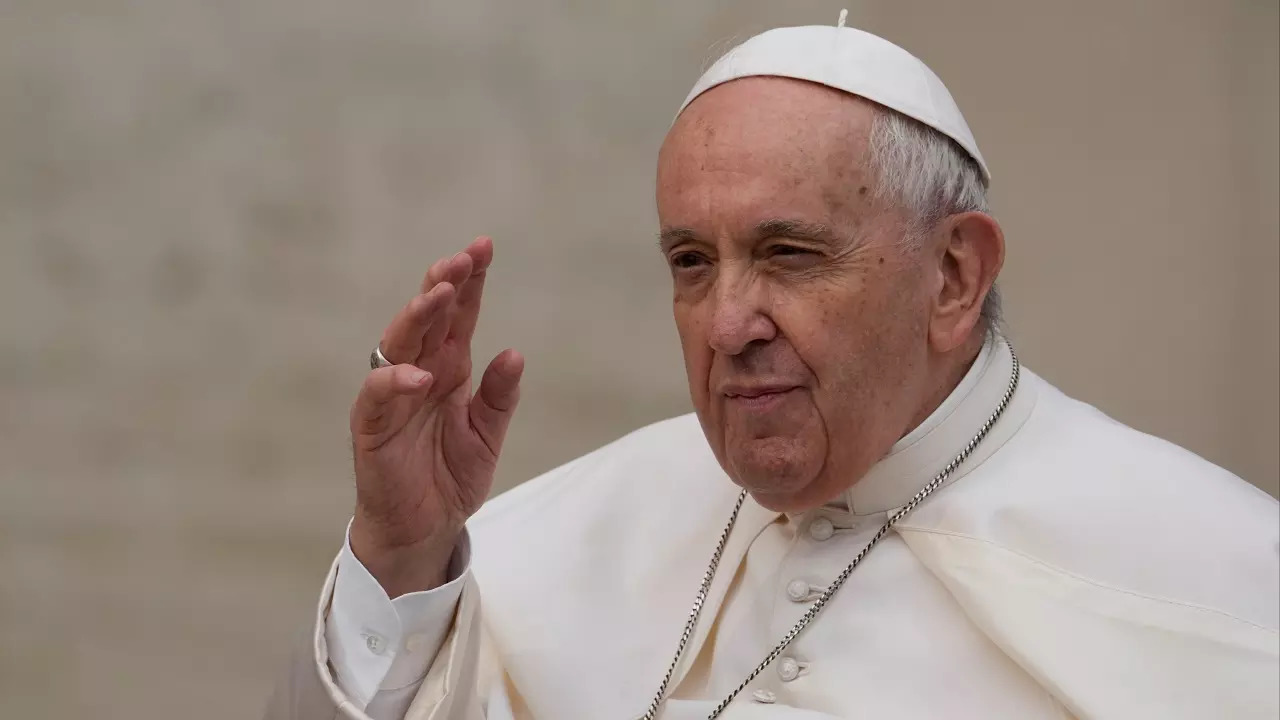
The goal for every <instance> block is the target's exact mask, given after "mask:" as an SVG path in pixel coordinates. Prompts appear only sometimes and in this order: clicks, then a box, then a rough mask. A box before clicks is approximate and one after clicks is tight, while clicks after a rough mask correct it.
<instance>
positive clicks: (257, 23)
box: [0, 0, 1280, 720]
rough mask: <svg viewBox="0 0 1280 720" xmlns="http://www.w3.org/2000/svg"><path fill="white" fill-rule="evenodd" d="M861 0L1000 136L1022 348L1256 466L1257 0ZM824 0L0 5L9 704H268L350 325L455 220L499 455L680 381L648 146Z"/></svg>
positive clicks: (1273, 115)
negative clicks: (507, 414)
mask: <svg viewBox="0 0 1280 720" xmlns="http://www.w3.org/2000/svg"><path fill="white" fill-rule="evenodd" d="M855 5H856V8H855V9H854V12H853V16H852V17H851V24H857V25H860V26H862V27H865V28H867V29H870V30H873V31H877V32H880V33H882V34H885V35H887V36H888V37H890V38H891V39H894V40H896V41H898V42H900V43H901V44H903V45H905V46H906V47H908V48H910V49H912V50H913V51H915V52H916V53H917V54H918V55H920V56H922V57H923V58H924V59H925V60H926V61H927V62H928V63H930V64H931V65H932V66H933V67H934V68H935V69H936V70H937V71H938V72H939V74H941V75H942V76H943V78H944V79H945V80H946V81H947V82H948V83H949V84H950V86H951V88H952V90H953V92H954V94H955V95H956V97H957V99H958V101H959V103H960V105H961V107H962V108H963V109H964V111H965V112H966V114H967V116H968V118H969V121H970V124H971V126H972V127H973V130H974V132H975V134H976V135H977V137H978V139H979V142H980V143H981V144H982V147H983V150H984V152H985V153H986V155H987V157H988V159H989V160H990V163H991V165H992V167H993V168H994V172H995V192H994V202H995V206H996V209H997V212H998V214H999V216H1000V218H1001V220H1002V221H1003V223H1004V225H1005V228H1006V231H1007V233H1008V240H1009V263H1008V266H1007V268H1006V273H1005V276H1004V278H1003V281H1004V285H1005V291H1006V297H1007V308H1008V315H1009V321H1010V322H1009V324H1010V329H1011V333H1012V336H1013V338H1014V341H1015V343H1016V345H1017V347H1018V348H1019V351H1020V353H1021V354H1022V355H1023V356H1024V357H1025V358H1026V359H1027V360H1028V362H1029V364H1030V365H1031V366H1033V367H1034V368H1036V369H1037V370H1038V371H1039V372H1041V373H1042V374H1044V375H1046V376H1048V377H1049V378H1050V379H1051V380H1053V381H1054V382H1056V383H1058V384H1059V385H1061V386H1062V387H1063V388H1065V389H1066V390H1067V391H1069V392H1071V393H1073V394H1076V395H1078V396H1080V397H1082V398H1085V399H1087V400H1089V401H1090V402H1093V403H1095V404H1097V405H1099V406H1101V407H1102V408H1104V409H1106V410H1107V411H1108V412H1110V413H1112V414H1113V415H1115V416H1117V417H1119V418H1120V419H1122V420H1124V421H1126V422H1129V423H1131V424H1134V425H1136V426H1138V427H1140V428H1143V429H1146V430H1149V431H1151V432H1154V433H1157V434H1160V435H1164V436H1167V437H1169V438H1171V439H1173V440H1175V441H1177V442H1179V443H1181V444H1184V445H1186V446H1188V447H1190V448H1192V449H1193V450H1195V451H1196V452H1199V453H1201V454H1203V455H1205V456H1207V457H1209V458H1211V459H1212V460H1214V461H1215V462H1218V463H1220V464H1223V465H1225V466H1226V467H1228V468H1230V469H1232V470H1234V471H1235V472H1237V473H1239V474H1241V475H1243V476H1245V477H1246V478H1248V479H1250V480H1252V481H1253V482H1255V483H1257V484H1258V485H1259V486H1261V487H1263V488H1265V489H1267V490H1268V491H1270V492H1272V493H1276V492H1277V477H1278V476H1280V462H1278V460H1277V450H1276V447H1277V442H1276V441H1277V436H1278V435H1280V424H1278V421H1277V408H1278V406H1280V400H1278V397H1277V396H1278V394H1280V391H1278V389H1277V376H1278V374H1280V369H1278V364H1280V361H1278V359H1277V358H1278V341H1277V324H1278V320H1277V305H1280V301H1278V299H1277V288H1278V287H1280V281H1278V279H1277V272H1278V271H1277V267H1278V266H1280V258H1278V257H1277V252H1278V247H1280V228H1278V227H1277V213H1276V203H1277V196H1278V195H1280V188H1278V186H1277V164H1278V162H1280V160H1278V156H1280V150H1278V148H1277V130H1276V128H1277V125H1278V124H1280V119H1278V113H1277V86H1278V85H1280V80H1278V78H1277V63H1278V61H1277V26H1278V25H1280V18H1278V17H1277V8H1276V5H1275V3H1274V2H1271V1H1262V0H1259V1H1256V2H1255V1H1245V0H1238V1H1237V2H1214V1H1211V0H1200V1H1193V0H1181V1H1178V2H1163V3H1162V2H1150V1H1146V2H1144V1H1142V0H1117V1H1113V2H1102V1H1101V0H1089V1H1087V2H1077V3H1048V2H1017V1H1015V0H976V1H973V2H967V3H952V2H931V3H927V4H926V3H895V2H891V1H890V0H875V1H873V2H863V3H856V4H855ZM839 7H840V4H839V3H838V2H817V1H814V0H805V1H796V0H793V1H791V2H788V3H778V2H770V1H766V0H742V1H739V2H727V1H725V0H717V1H716V2H711V1H710V0H708V1H707V2H696V1H693V2H691V1H690V0H662V1H661V2H648V3H607V2H574V1H570V0H562V1H561V2H551V1H550V0H542V1H541V2H526V3H508V2H499V1H498V0H469V1H468V2H453V3H445V2H426V1H419V2H411V1H410V0H382V1H381V2H369V3H354V4H353V3H338V2H301V1H300V0H269V1H265V2H264V1H263V0H235V1H232V0H226V1H224V2H219V3H210V2H197V1H196V0H133V1H132V2H123V1H118V2H113V3H104V2H91V1H89V0H69V1H68V2H60V3H52V2H47V1H42V0H19V1H18V2H11V3H9V4H7V5H6V6H5V8H4V10H3V11H0V158H2V162H0V238H3V261H2V262H0V320H2V321H3V328H4V336H5V338H6V342H5V343H3V345H2V346H0V394H2V396H3V398H4V403H3V412H0V457H2V458H3V459H4V460H3V463H4V464H3V466H2V467H3V476H0V477H2V480H3V482H0V577H3V578H4V579H3V581H2V582H0V716H2V717H24V715H22V713H23V712H27V713H33V714H32V715H29V716H31V717H71V716H77V715H76V713H79V715H78V716H80V717H95V718H114V717H124V716H125V714H126V713H127V712H128V713H131V714H130V715H129V717H140V718H169V717H184V718H192V719H193V720H202V719H203V718H224V717H246V716H252V715H253V714H254V713H255V712H256V708H257V707H258V706H259V705H260V703H261V700H262V697H263V695H264V694H265V692H266V689H267V685H268V683H269V674H270V672H271V671H272V670H273V668H274V667H276V665H277V664H278V662H279V660H280V658H281V657H282V655H283V653H284V652H285V647H286V643H287V640H288V638H289V637H290V635H291V634H293V633H295V632H296V631H297V630H298V629H299V628H300V627H301V626H302V625H304V624H305V623H306V619H307V615H308V613H309V612H310V611H311V605H312V603H313V600H314V593H315V590H316V585H317V583H318V581H319V579H320V576H321V574H322V572H323V569H324V567H325V564H326V563H327V560H328V557H329V556H330V554H331V553H332V551H333V550H334V549H335V548H336V545H337V544H338V542H339V541H340V537H341V531H342V526H343V522H344V517H345V514H346V513H347V512H348V509H349V504H350V501H351V497H350V496H351V492H350V470H349V467H348V461H349V458H348V451H347V449H346V447H345V444H346V437H345V416H346V405H347V403H348V402H349V399H350V397H351V395H352V393H353V391H354V388H355V387H356V386H357V384H358V382H359V380H360V378H361V377H362V375H363V371H362V364H363V362H364V357H365V354H366V353H367V351H368V348H369V345H370V343H371V342H373V341H374V340H375V339H376V338H377V336H378V334H379V333H380V331H381V326H382V323H383V321H384V320H385V319H386V318H387V317H389V315H390V313H392V312H393V311H394V310H395V308H396V307H397V306H398V304H399V303H400V302H402V300H403V299H404V298H405V295H406V293H407V292H410V290H411V288H412V287H414V285H415V284H416V282H417V278H418V276H419V274H420V273H421V271H422V270H423V268H425V266H426V265H427V264H428V263H429V262H430V260H432V259H433V258H434V257H436V256H437V255H440V254H442V253H447V252H452V251H453V250H454V249H455V248H456V247H457V246H458V245H459V244H461V243H463V242H465V241H466V240H468V239H469V238H470V237H471V236H473V235H474V234H477V233H481V232H484V233H491V234H493V235H494V236H495V237H496V238H497V239H498V242H499V261H498V262H499V264H498V266H497V268H496V270H495V272H494V278H493V281H492V284H491V288H492V289H491V292H490V296H489V297H488V298H487V309H486V315H485V317H484V320H483V325H482V329H481V338H480V341H479V344H480V346H481V350H482V351H483V352H486V353H488V352H492V351H496V350H498V349H500V348H501V347H503V346H506V345H514V346H516V347H518V348H520V349H522V350H523V351H525V352H526V354H527V355H528V357H529V370H528V375H527V381H526V388H525V401H524V405H523V408H522V411H521V415H520V418H519V419H518V420H517V425H516V427H515V428H514V430H513V432H512V437H511V439H510V442H509V448H508V450H507V453H506V456H505V458H504V464H503V467H502V470H501V478H500V483H501V484H502V485H503V486H509V485H511V484H514V483H515V482H518V481H519V480H521V479H524V478H527V477H529V476H530V475H532V474H535V473H537V472H539V471H541V470H544V469H547V468H549V467H551V466H553V465H554V464H557V463H559V462H561V461H564V460H566V459H568V458H570V457H572V456H574V455H576V454H578V453H581V452H583V451H585V450H587V449H590V448H592V447H594V446H596V445H598V444H600V443H602V442H604V441H606V440H608V439H611V438H613V437H615V436H617V435H619V434H621V433H623V432H625V431H627V430H628V429H631V428H634V427H635V426H637V425H639V424H642V423H645V422H649V421H651V420H655V419H658V418H660V417H663V416H666V415H670V414H674V413H679V412H683V411H685V410H686V408H687V405H688V403H687V400H686V397H685V389H684V382H683V376H682V371H681V365H680V361H679V356H678V349H677V345H676V342H675V337H674V333H673V331H672V329H671V327H670V320H669V317H668V297H667V290H666V287H665V285H666V280H665V277H664V273H663V270H662V266H661V262H660V260H659V258H658V256H657V253H656V251H655V250H654V249H653V241H652V235H653V231H654V219H653V210H652V201H651V197H652V188H651V179H652V166H653V160H654V152H655V149H656V147H657V145H658V143H659V142H660V140H661V137H662V134H663V132H664V130H665V126H666V123H667V121H668V120H669V118H670V116H671V113H672V112H673V110H674V108H675V107H676V105H677V104H678V102H679V100H680V99H681V98H682V97H683V94H684V92H685V91H686V90H687V87H688V86H689V85H690V84H691V83H692V81H693V80H694V78H695V77H696V75H697V73H698V70H699V69H700V68H701V67H702V65H703V64H704V63H705V62H707V61H709V60H710V59H711V58H712V56H713V55H714V52H713V51H712V50H711V48H717V49H723V48H724V47H725V45H726V42H727V40H728V39H730V38H733V37H737V38H742V37H745V36H746V35H749V34H750V33H751V32H754V31H756V30H758V29H761V28H763V27H766V26H768V25H772V24H779V23H808V22H814V23H828V22H833V21H834V19H835V17H836V14H837V12H838V10H839ZM926 9H927V11H926ZM588 328H590V331H589V332H587V329H588ZM189 703H194V705H189Z"/></svg>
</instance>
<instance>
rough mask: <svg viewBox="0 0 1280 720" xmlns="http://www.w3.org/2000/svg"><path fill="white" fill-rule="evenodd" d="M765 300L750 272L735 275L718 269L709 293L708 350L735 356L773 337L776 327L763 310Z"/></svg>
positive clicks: (763, 291) (763, 289) (762, 291)
mask: <svg viewBox="0 0 1280 720" xmlns="http://www.w3.org/2000/svg"><path fill="white" fill-rule="evenodd" d="M767 299H768V298H767V292H766V290H765V288H764V287H762V284H761V283H760V282H759V281H758V279H757V278H755V277H753V276H752V274H750V273H742V274H740V275H737V276H734V275H732V274H730V273H726V272H721V273H720V277H719V278H717V281H716V286H715V290H714V291H713V292H712V293H710V300H711V303H712V309H711V333H710V345H711V349H712V350H715V351H716V352H718V353H723V354H725V355H738V354H740V353H742V352H743V351H744V350H746V349H747V348H748V347H749V346H750V345H751V344H752V343H755V342H761V343H764V342H768V341H770V340H772V339H773V338H774V337H776V336H777V334H778V328H777V327H776V326H775V325H774V324H773V320H771V319H770V318H769V315H768V314H767V313H766V312H765V309H766V307H767V302H766V301H767Z"/></svg>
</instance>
